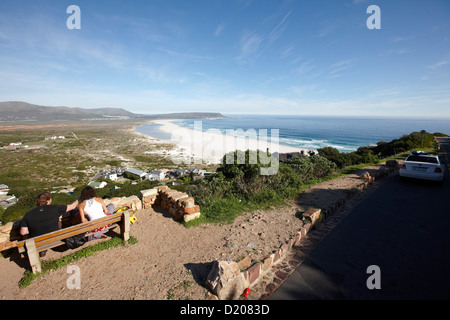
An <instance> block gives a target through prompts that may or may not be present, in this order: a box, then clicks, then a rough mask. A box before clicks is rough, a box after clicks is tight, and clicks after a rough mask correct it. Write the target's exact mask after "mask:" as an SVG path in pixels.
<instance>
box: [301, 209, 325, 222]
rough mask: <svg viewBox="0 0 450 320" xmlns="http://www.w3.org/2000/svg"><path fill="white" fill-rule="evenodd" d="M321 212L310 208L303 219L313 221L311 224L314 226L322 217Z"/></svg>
mask: <svg viewBox="0 0 450 320" xmlns="http://www.w3.org/2000/svg"><path fill="white" fill-rule="evenodd" d="M320 212H321V209H314V208H310V209H308V210H306V212H304V213H303V215H302V217H303V218H307V219H309V220H311V223H312V224H313V225H314V224H315V223H316V221H317V220H318V219H319V217H320Z"/></svg>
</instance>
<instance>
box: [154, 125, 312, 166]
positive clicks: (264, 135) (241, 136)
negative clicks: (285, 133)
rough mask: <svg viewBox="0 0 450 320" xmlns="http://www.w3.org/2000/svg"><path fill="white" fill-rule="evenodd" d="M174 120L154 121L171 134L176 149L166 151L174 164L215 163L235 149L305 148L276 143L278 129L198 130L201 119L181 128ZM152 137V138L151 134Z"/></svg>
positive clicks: (277, 150)
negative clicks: (190, 125)
mask: <svg viewBox="0 0 450 320" xmlns="http://www.w3.org/2000/svg"><path fill="white" fill-rule="evenodd" d="M173 121H175V120H156V121H152V123H155V124H159V125H161V127H160V130H162V131H164V132H166V133H169V134H170V135H171V137H172V138H171V140H170V142H171V143H173V144H175V146H176V148H175V149H174V150H173V151H172V152H170V155H171V158H172V161H173V162H174V163H176V164H202V163H206V164H218V163H220V162H221V160H222V158H223V156H224V155H225V154H227V153H228V152H232V151H235V150H247V149H250V150H262V151H267V149H268V150H269V152H270V153H272V154H274V153H291V152H301V151H304V152H305V154H308V151H309V150H307V149H300V148H294V147H289V146H284V145H280V144H279V143H278V141H279V138H278V130H247V131H245V132H244V131H243V130H232V129H230V130H227V132H226V134H224V133H222V132H221V131H219V130H218V129H208V130H207V131H205V132H203V131H202V124H201V123H202V122H201V121H196V122H195V123H194V128H193V129H191V128H186V127H181V126H179V125H177V124H175V123H173ZM152 139H154V138H153V137H152Z"/></svg>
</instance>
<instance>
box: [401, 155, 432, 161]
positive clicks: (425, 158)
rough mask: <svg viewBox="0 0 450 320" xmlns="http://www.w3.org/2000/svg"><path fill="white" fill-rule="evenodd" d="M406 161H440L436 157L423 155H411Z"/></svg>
mask: <svg viewBox="0 0 450 320" xmlns="http://www.w3.org/2000/svg"><path fill="white" fill-rule="evenodd" d="M406 161H414V162H425V163H439V162H438V160H437V158H435V157H423V156H415V155H412V156H409V157H408V158H406Z"/></svg>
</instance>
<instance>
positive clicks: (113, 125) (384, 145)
mask: <svg viewBox="0 0 450 320" xmlns="http://www.w3.org/2000/svg"><path fill="white" fill-rule="evenodd" d="M132 125H135V123H133V124H132V123H130V122H126V121H117V122H113V121H110V122H108V123H105V122H103V123H102V122H98V123H94V122H91V123H88V124H84V125H83V126H80V125H79V124H76V123H73V124H70V123H65V124H64V125H52V126H45V125H43V126H39V125H34V126H33V125H30V126H28V127H27V128H28V129H26V130H17V129H10V130H0V145H3V146H5V145H8V144H9V143H11V142H17V141H21V142H22V143H23V144H27V145H29V146H30V148H29V149H23V148H22V149H7V150H5V149H2V150H0V156H1V157H2V166H1V167H0V183H4V184H7V185H8V186H9V187H10V194H14V195H15V196H16V197H17V198H18V199H19V201H18V202H17V204H15V205H13V206H11V207H9V208H7V209H5V210H1V211H0V219H1V220H2V222H3V223H5V222H8V221H17V220H20V219H21V218H22V216H23V215H24V214H25V213H26V212H27V211H29V210H30V209H32V208H33V207H34V199H35V197H36V195H37V194H39V193H40V192H43V191H48V190H49V191H52V190H55V191H57V190H61V189H64V188H65V187H66V186H71V187H72V188H74V191H73V193H71V194H68V193H55V194H54V196H53V203H54V204H68V203H72V202H73V201H75V200H76V199H77V197H78V195H79V193H80V191H81V189H82V188H83V187H84V186H85V185H86V184H87V183H88V182H89V180H90V179H91V178H92V177H93V176H94V175H95V174H97V173H98V172H99V170H101V169H103V168H105V167H115V166H127V167H134V168H138V169H141V168H142V169H147V170H148V169H157V168H162V167H165V168H169V169H171V168H178V166H176V165H175V164H173V163H171V162H170V161H168V158H167V156H164V155H163V154H162V152H158V150H164V149H166V148H167V146H166V145H160V144H155V143H149V141H148V140H147V139H145V138H141V137H139V136H137V135H135V134H133V133H132V132H131V131H130V127H132ZM11 128H14V127H11ZM53 135H64V136H65V137H66V139H64V140H45V137H47V136H53ZM435 136H443V134H440V133H434V134H430V133H426V134H424V135H423V140H422V134H421V133H420V132H413V133H411V134H409V135H404V136H402V137H401V138H399V139H394V140H392V141H391V142H378V143H377V144H376V145H375V146H363V147H360V148H359V149H358V150H357V151H354V152H350V153H342V152H339V151H338V150H337V149H335V148H331V147H326V148H321V149H318V154H317V155H312V156H306V157H297V158H291V159H289V160H287V161H285V162H280V163H279V168H278V170H277V172H276V174H273V175H266V176H265V175H261V174H260V170H261V168H264V165H263V164H262V162H261V161H260V159H259V157H258V154H257V153H255V151H249V150H247V151H245V152H244V155H245V157H246V158H245V160H246V161H244V162H242V161H237V159H238V154H237V151H235V152H234V153H232V154H231V156H232V157H233V159H235V161H234V163H232V164H226V161H225V160H226V158H227V156H224V157H223V161H222V164H220V165H219V166H213V167H210V168H209V169H210V170H211V171H215V174H213V175H210V176H208V177H206V178H204V179H192V177H189V176H186V177H182V178H181V179H179V180H178V184H177V185H176V186H173V188H174V189H177V190H180V191H183V192H187V193H188V194H189V195H191V196H193V197H194V198H195V199H196V202H197V203H198V204H199V205H200V207H201V212H202V215H201V218H200V219H196V220H194V221H191V222H189V223H188V225H191V224H199V223H227V222H232V221H233V220H234V219H235V218H236V217H237V216H239V215H240V214H241V213H243V212H245V211H250V210H255V209H260V208H266V207H272V206H278V205H283V204H284V203H286V201H287V200H289V199H294V198H295V197H296V196H298V195H299V194H300V193H301V191H302V190H304V189H305V188H307V187H308V186H310V185H312V184H315V183H318V182H320V181H323V180H326V179H331V178H333V177H336V175H339V174H346V173H350V172H351V171H352V170H354V169H355V168H356V167H355V166H364V165H370V164H375V163H378V162H380V161H382V160H383V159H385V158H388V157H392V156H394V155H399V154H402V153H405V152H408V151H409V150H413V149H426V150H430V149H431V150H432V149H433V148H434V137H435ZM149 152H150V153H149ZM253 157H255V159H257V161H256V163H254V164H251V163H250V161H249V159H251V158H253ZM272 161H273V160H272ZM265 163H266V162H265ZM106 181H107V182H108V184H107V185H106V187H104V188H102V189H98V190H97V191H98V194H99V195H100V196H101V197H104V198H112V197H122V196H127V197H128V196H131V195H137V196H139V192H140V190H144V189H150V188H153V187H154V186H156V185H157V182H153V181H142V180H141V179H140V178H139V177H138V178H137V179H134V180H133V181H131V180H130V179H128V180H126V181H121V182H113V181H110V180H106Z"/></svg>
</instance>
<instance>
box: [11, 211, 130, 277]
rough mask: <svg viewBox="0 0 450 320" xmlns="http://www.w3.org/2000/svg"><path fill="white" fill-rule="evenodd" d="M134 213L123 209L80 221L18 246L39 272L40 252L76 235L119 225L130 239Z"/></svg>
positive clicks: (32, 266) (24, 241)
mask: <svg viewBox="0 0 450 320" xmlns="http://www.w3.org/2000/svg"><path fill="white" fill-rule="evenodd" d="M132 213H133V210H126V211H121V212H119V213H114V214H112V215H109V216H106V217H104V218H101V219H97V220H93V221H89V222H85V223H80V224H77V225H74V226H71V227H68V228H64V229H60V230H58V231H54V232H51V233H47V234H43V235H40V236H37V237H34V238H30V239H27V240H23V241H20V242H18V243H17V248H18V250H19V252H20V253H23V252H25V251H26V252H27V255H28V260H29V261H30V266H31V269H32V271H33V273H39V272H41V270H42V269H41V262H40V259H39V252H42V251H45V250H47V249H51V248H54V247H58V246H60V245H62V244H64V240H65V239H67V238H70V237H73V236H75V235H79V234H83V233H87V232H88V231H90V230H93V229H96V228H100V227H104V226H106V225H110V226H109V229H111V228H114V227H116V226H117V225H119V227H120V234H121V237H122V239H123V240H125V241H128V240H129V238H130V215H131V214H132Z"/></svg>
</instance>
